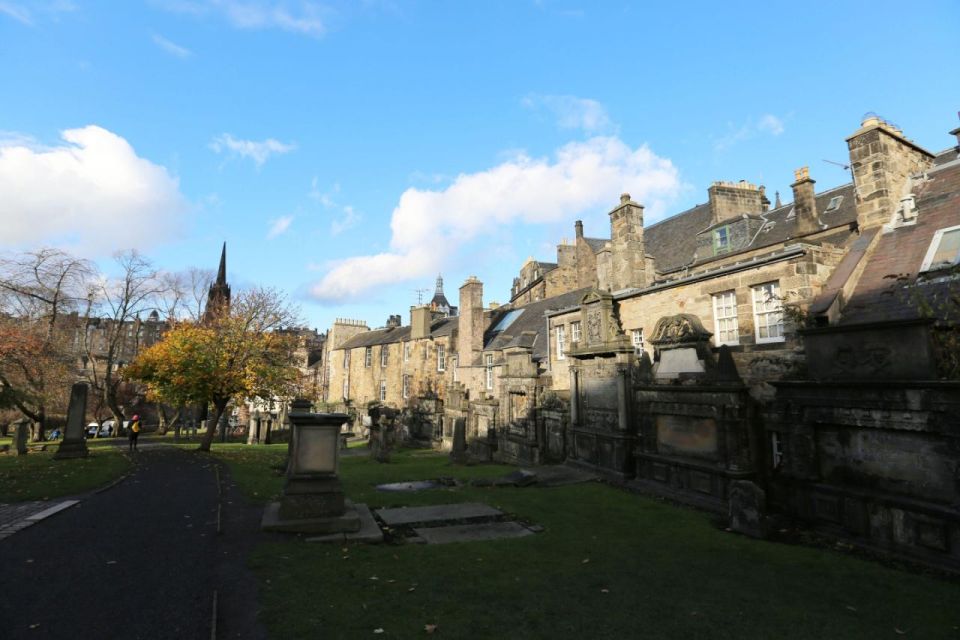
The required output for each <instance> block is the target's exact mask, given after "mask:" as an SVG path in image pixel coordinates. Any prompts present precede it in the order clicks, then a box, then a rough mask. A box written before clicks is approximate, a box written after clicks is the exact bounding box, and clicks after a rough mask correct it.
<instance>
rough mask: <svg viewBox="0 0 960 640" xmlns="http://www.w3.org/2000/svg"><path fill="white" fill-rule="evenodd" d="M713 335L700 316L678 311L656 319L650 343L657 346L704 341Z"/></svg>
mask: <svg viewBox="0 0 960 640" xmlns="http://www.w3.org/2000/svg"><path fill="white" fill-rule="evenodd" d="M712 335H713V333H711V332H710V331H707V330H706V329H705V328H704V327H703V323H701V322H700V318H699V317H698V316H695V315H694V314H692V313H678V314H676V315H672V316H665V317H663V318H660V319H659V320H657V325H656V326H655V327H654V329H653V335H652V336H651V337H650V344H652V345H655V346H657V347H663V346H667V347H669V346H670V345H680V344H691V345H692V344H695V343H697V342H706V341H708V340H710V337H711V336H712Z"/></svg>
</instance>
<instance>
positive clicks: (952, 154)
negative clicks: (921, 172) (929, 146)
mask: <svg viewBox="0 0 960 640" xmlns="http://www.w3.org/2000/svg"><path fill="white" fill-rule="evenodd" d="M958 157H960V145H958V146H956V147H948V148H946V149H944V150H943V151H940V152H939V153H937V155H935V156H934V157H933V166H935V167H939V166H940V165H942V164H946V163H948V162H953V161H954V160H956V159H957V158H958Z"/></svg>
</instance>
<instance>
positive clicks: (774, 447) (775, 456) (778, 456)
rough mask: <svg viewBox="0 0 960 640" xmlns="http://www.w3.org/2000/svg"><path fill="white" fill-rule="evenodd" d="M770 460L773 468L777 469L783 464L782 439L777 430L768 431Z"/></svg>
mask: <svg viewBox="0 0 960 640" xmlns="http://www.w3.org/2000/svg"><path fill="white" fill-rule="evenodd" d="M770 462H771V463H772V465H773V468H774V469H779V468H780V465H782V464H783V440H782V439H781V438H780V432H779V431H771V432H770Z"/></svg>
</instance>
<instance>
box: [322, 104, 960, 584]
mask: <svg viewBox="0 0 960 640" xmlns="http://www.w3.org/2000/svg"><path fill="white" fill-rule="evenodd" d="M952 133H954V134H956V135H960V129H958V130H955V131H954V132H952ZM847 143H848V147H849V150H850V166H851V169H852V171H851V173H852V179H853V180H852V182H850V183H848V184H841V185H837V186H832V187H831V188H829V189H826V190H822V191H819V192H818V191H817V190H816V188H815V184H816V183H815V181H814V179H813V178H812V177H811V175H810V172H809V170H808V169H807V168H806V167H802V168H800V169H798V170H797V171H795V173H794V181H793V184H792V191H793V201H792V202H790V203H787V204H782V203H781V202H780V198H779V194H778V195H777V197H776V200H775V203H774V204H773V205H772V206H771V203H770V201H769V200H768V198H767V197H766V194H765V190H764V187H763V186H757V185H752V184H750V183H748V182H745V181H739V182H725V181H721V182H715V183H714V184H712V185H711V186H710V187H709V188H708V190H707V202H706V203H704V204H701V205H698V206H695V207H693V208H691V209H689V210H687V211H684V212H681V213H678V214H676V215H674V216H672V217H670V218H667V219H666V220H664V221H662V222H659V223H657V224H653V225H649V226H645V225H644V208H643V205H642V204H640V203H637V202H635V201H633V200H632V199H631V197H630V196H629V195H628V194H623V195H622V196H621V197H620V201H619V202H618V203H617V204H616V205H615V206H614V207H613V209H612V210H611V211H610V213H609V220H610V228H609V238H588V237H586V236H584V231H583V225H582V223H580V222H579V221H578V222H576V223H575V226H574V231H575V233H574V241H573V243H566V242H563V243H561V244H560V245H559V246H558V247H557V257H556V262H544V261H539V260H535V259H533V258H530V259H528V260H527V261H526V262H525V264H524V265H523V266H522V267H521V270H520V273H519V276H518V277H517V278H516V279H515V280H514V282H513V286H512V288H511V296H510V300H511V302H510V304H508V305H505V306H503V307H495V306H493V305H490V307H488V308H484V306H483V301H482V300H483V285H482V284H481V283H480V282H479V280H477V279H476V278H470V279H468V280H467V282H465V283H464V285H463V286H462V287H461V288H460V315H459V316H457V317H453V318H450V317H440V316H439V315H438V314H434V313H433V312H431V310H430V308H429V307H417V308H413V309H412V310H411V318H410V326H409V327H403V326H400V323H399V319H398V318H397V317H396V316H394V317H392V318H391V322H390V323H388V326H387V327H384V328H383V329H378V330H375V331H369V330H366V328H365V327H364V328H363V330H360V331H357V332H355V333H356V335H354V336H353V337H352V338H349V339H347V340H344V341H343V342H340V343H338V344H337V346H334V347H332V349H333V351H332V352H331V365H332V367H333V371H332V373H331V385H339V386H340V387H341V390H342V394H341V396H340V397H342V398H344V399H348V400H350V401H352V402H353V403H354V405H355V406H359V405H362V404H365V403H368V402H381V403H385V404H391V405H394V406H395V407H398V408H404V409H406V410H408V411H409V412H410V413H411V415H413V414H416V415H417V416H418V418H417V420H419V421H421V422H429V424H430V425H431V426H430V436H431V437H432V438H433V441H434V442H435V443H436V444H438V445H439V446H449V444H450V439H451V436H452V425H453V424H454V423H455V422H456V421H458V420H463V421H464V422H465V427H466V433H467V439H468V443H469V447H468V448H469V451H470V453H471V455H473V456H474V457H477V458H481V459H496V460H504V461H511V462H522V463H540V462H547V461H566V462H568V463H571V464H577V465H582V466H587V467H589V468H591V469H594V470H596V471H599V472H601V473H603V474H605V475H607V476H609V477H611V478H615V479H618V480H620V481H622V482H627V483H630V484H632V485H634V486H636V487H638V488H641V489H643V490H645V491H650V492H654V493H658V494H662V495H666V496H669V497H671V498H673V499H677V500H681V501H685V502H689V503H692V504H696V505H699V506H701V507H704V508H708V509H714V510H717V511H719V512H728V511H729V513H730V514H731V518H732V519H731V522H732V523H735V526H736V527H737V528H738V529H740V530H743V531H748V532H751V533H757V532H762V531H763V530H764V529H765V528H766V527H767V526H769V522H770V517H774V518H787V519H795V520H797V521H800V522H802V523H806V524H808V525H810V526H814V527H817V528H819V529H821V530H823V531H825V532H828V533H831V534H833V535H839V536H843V537H846V538H848V539H850V540H853V541H855V542H857V543H858V544H862V545H864V546H871V547H875V548H881V549H886V550H888V551H891V552H894V553H897V554H902V555H908V556H911V557H914V558H919V559H922V560H925V561H930V562H935V563H938V564H941V565H948V566H951V567H953V568H956V569H960V511H958V507H957V505H958V504H960V493H958V491H960V489H958V488H957V487H958V485H957V483H956V478H957V477H960V466H958V460H960V455H958V452H960V419H958V416H960V382H958V379H960V363H958V361H960V355H957V354H960V342H958V337H957V336H958V331H957V319H958V316H960V302H958V301H960V281H958V276H957V268H958V267H957V266H956V265H957V263H958V262H960V159H958V149H960V146H958V147H951V148H949V149H947V150H945V151H942V152H940V153H931V152H929V151H927V150H925V149H924V148H922V147H921V146H919V145H917V144H916V143H915V142H913V141H911V140H909V139H908V138H907V137H906V136H905V135H904V134H903V132H902V131H900V130H899V129H897V128H896V127H894V126H893V125H890V124H889V123H887V122H885V121H883V120H882V119H880V118H877V117H874V116H870V117H867V118H866V119H865V120H864V121H863V123H862V125H861V127H860V128H859V129H858V130H857V131H855V132H854V133H853V134H852V135H851V136H850V137H849V138H848V139H847ZM951 296H952V297H951ZM441 363H442V364H441ZM334 381H335V382H334ZM765 513H769V514H771V515H770V516H769V517H768V516H765V515H763V514H765ZM745 514H749V515H745ZM745 519H746V520H747V521H748V522H746V524H745Z"/></svg>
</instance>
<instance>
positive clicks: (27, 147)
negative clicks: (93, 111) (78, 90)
mask: <svg viewBox="0 0 960 640" xmlns="http://www.w3.org/2000/svg"><path fill="white" fill-rule="evenodd" d="M61 136H62V138H63V144H60V145H59V146H54V147H43V146H40V145H38V144H36V143H35V142H32V141H31V142H26V141H25V139H24V138H23V137H22V136H21V137H19V138H16V137H8V138H7V139H5V140H0V224H2V228H3V234H2V235H0V245H6V246H11V247H30V246H37V245H40V244H52V245H59V246H66V247H68V248H71V249H74V250H76V251H80V252H85V253H90V252H103V251H107V252H109V251H114V250H117V249H124V248H131V247H133V248H142V247H146V246H153V245H155V244H156V243H158V242H161V241H163V240H164V239H167V238H169V237H170V236H171V235H172V234H173V233H174V232H175V231H176V230H177V229H178V228H179V226H180V223H181V221H182V214H183V213H184V212H185V211H186V209H187V202H186V200H185V199H184V197H183V196H182V195H181V193H180V190H179V183H178V180H177V179H176V178H175V177H173V176H171V175H170V173H169V172H168V171H167V169H166V168H165V167H163V166H160V165H157V164H154V163H152V162H150V161H149V160H146V159H145V158H141V157H139V156H138V155H137V153H136V151H134V149H133V147H132V146H130V143H129V142H127V141H126V140H125V139H123V138H122V137H120V136H118V135H117V134H115V133H112V132H110V131H107V130H106V129H103V128H101V127H98V126H94V125H90V126H87V127H83V128H82V129H68V130H66V131H63V132H62V133H61Z"/></svg>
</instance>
